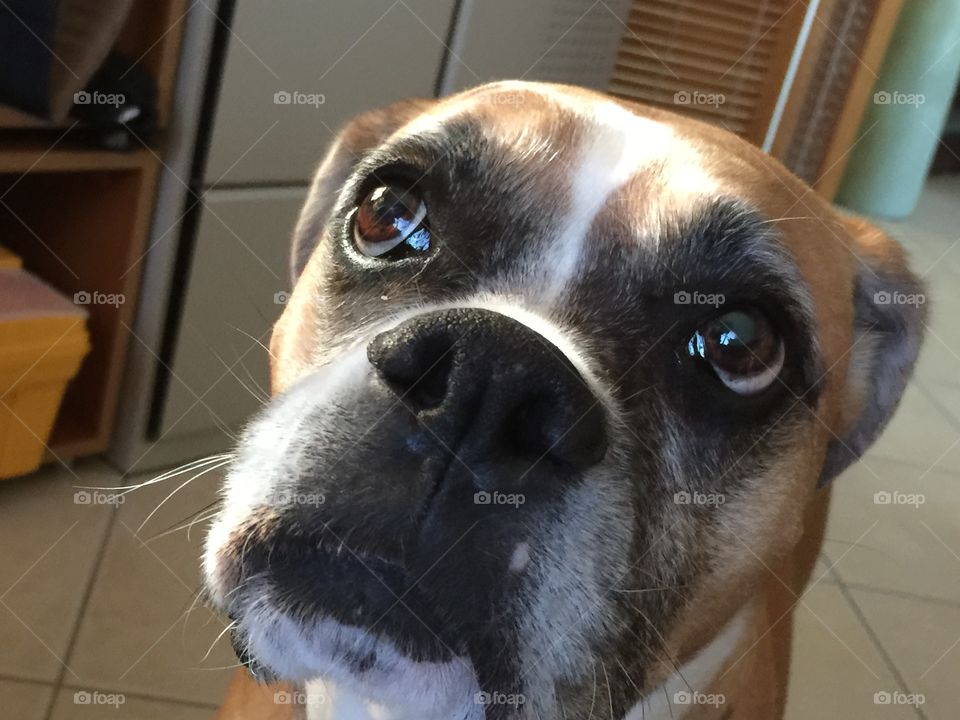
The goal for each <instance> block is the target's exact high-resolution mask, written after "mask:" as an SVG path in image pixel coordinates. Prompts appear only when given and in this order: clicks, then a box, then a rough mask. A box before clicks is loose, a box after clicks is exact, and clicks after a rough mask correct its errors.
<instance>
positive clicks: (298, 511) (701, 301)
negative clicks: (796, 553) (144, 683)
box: [205, 83, 921, 718]
mask: <svg viewBox="0 0 960 720" xmlns="http://www.w3.org/2000/svg"><path fill="white" fill-rule="evenodd" d="M507 100H509V102H507ZM294 256H295V257H294V275H295V277H296V278H297V280H296V287H295V290H294V292H293V294H292V297H291V299H290V302H289V303H288V305H287V307H286V309H285V311H284V314H283V317H282V318H281V320H280V321H279V323H278V325H277V327H276V330H275V332H274V337H273V342H272V346H271V355H272V368H273V385H274V391H275V398H274V399H273V401H272V402H271V403H270V404H269V405H268V406H267V407H266V408H265V409H264V410H263V411H262V413H261V414H260V416H259V417H258V418H256V419H255V420H254V421H253V422H252V423H251V425H250V426H249V428H248V429H247V430H246V432H245V434H244V436H243V439H242V440H241V442H240V446H239V448H238V450H237V455H236V459H235V461H234V463H233V466H232V469H231V471H230V473H229V476H228V479H227V482H226V487H225V507H224V509H223V511H222V513H221V515H220V516H219V518H218V519H217V521H216V523H215V524H214V526H213V529H212V531H211V533H210V536H209V539H208V543H207V552H206V557H205V572H206V582H207V585H208V588H209V591H210V594H211V595H212V597H213V599H214V601H215V602H216V603H217V604H218V605H219V606H221V607H222V608H223V609H224V610H226V611H227V612H228V613H229V614H230V615H231V617H232V618H233V619H234V620H235V621H236V628H235V633H236V639H237V644H238V646H239V647H240V650H241V654H242V655H243V656H244V657H245V659H247V660H248V661H249V662H250V663H251V665H253V666H254V667H257V668H262V669H265V670H266V671H267V672H270V673H272V674H274V675H276V676H279V677H282V678H284V679H289V680H307V679H311V678H316V677H324V678H329V679H332V680H334V681H335V682H336V683H338V684H339V685H341V686H344V687H346V688H348V689H349V690H350V691H352V692H353V693H355V694H357V695H359V696H361V697H364V698H368V699H370V700H371V701H373V702H376V703H381V704H383V705H385V706H387V707H390V708H391V709H392V710H393V711H394V712H395V713H396V716H397V717H405V716H406V715H404V713H405V712H406V713H407V714H408V715H409V716H410V717H417V718H426V717H442V718H447V717H449V718H453V717H456V718H461V717H465V718H467V717H469V718H479V717H483V716H484V714H485V713H486V716H487V717H530V718H533V717H562V716H564V715H565V716H566V717H571V718H575V717H581V716H585V714H586V712H587V710H588V708H590V707H591V705H592V704H593V703H595V702H599V701H598V700H597V697H601V698H602V704H604V705H606V704H607V703H608V702H609V704H610V707H611V710H612V711H613V713H614V715H616V716H621V715H622V714H623V713H625V712H626V711H627V710H628V709H629V708H630V707H631V706H633V705H634V704H635V703H636V702H637V701H638V700H639V699H640V698H641V697H642V695H643V694H644V692H646V691H647V690H648V689H649V688H650V687H652V686H653V685H655V684H656V683H657V682H659V681H660V680H661V679H662V678H663V677H664V675H665V674H666V673H668V672H669V671H670V670H672V668H673V663H674V662H675V661H682V660H683V659H684V658H686V657H688V656H689V655H690V654H691V653H692V652H694V651H695V650H696V649H697V648H698V647H699V646H700V645H702V644H703V643H704V642H705V641H706V640H708V639H709V638H710V637H711V636H712V635H714V634H715V633H716V632H717V631H718V630H719V628H720V627H721V626H722V625H723V624H724V623H725V622H726V620H727V619H728V618H729V617H731V615H732V614H733V613H734V612H735V610H736V609H737V608H739V607H740V606H742V605H743V604H744V603H745V602H746V601H747V599H748V598H749V597H750V595H751V593H752V592H753V591H754V590H755V588H756V587H757V585H758V583H759V581H760V578H761V577H762V576H763V574H764V573H765V572H766V570H765V565H773V564H775V563H776V562H777V559H778V558H781V557H782V556H783V555H784V554H785V553H787V552H789V551H790V549H791V548H792V547H793V546H794V544H795V543H796V541H797V539H798V536H799V533H800V532H801V517H802V514H803V510H804V507H805V506H806V504H807V502H808V500H809V499H810V498H811V497H812V496H813V494H814V493H815V492H817V487H818V484H822V483H823V482H825V481H826V480H829V479H830V478H831V477H833V476H834V475H836V474H837V473H838V472H839V471H840V470H841V469H843V468H844V467H845V466H846V465H847V464H849V463H850V462H852V461H853V460H854V459H855V458H856V457H857V456H858V455H859V454H860V453H862V452H863V450H864V449H865V448H866V447H867V446H868V445H869V444H870V442H872V440H873V439H874V438H875V437H876V435H877V434H878V433H879V431H880V429H881V428H882V427H883V425H884V424H885V422H886V420H887V419H888V417H889V415H890V413H891V412H892V410H893V408H894V407H895V406H896V403H897V400H898V399H899V396H900V393H901V391H902V389H903V385H904V383H905V381H906V377H907V375H908V373H909V371H910V368H911V367H912V364H913V360H914V358H915V356H916V352H917V346H918V343H919V327H920V325H921V317H920V315H919V311H918V310H917V307H916V306H915V305H907V304H899V303H896V302H892V303H884V302H882V300H883V296H882V295H878V294H877V293H882V292H889V293H894V292H900V293H910V292H916V291H917V288H916V281H915V280H914V278H913V277H912V276H911V275H910V274H909V272H908V271H907V269H906V267H905V265H904V261H903V258H902V254H901V252H900V250H899V248H898V247H897V246H896V245H895V244H894V243H893V242H892V241H890V240H889V239H888V238H886V237H885V236H883V235H882V234H880V233H878V232H876V231H875V230H873V229H872V228H870V227H869V226H867V225H865V224H863V223H860V222H857V221H853V220H848V219H844V218H841V217H840V216H839V215H837V214H836V212H835V211H834V210H833V209H832V208H831V207H830V206H828V205H827V204H826V203H824V202H823V201H821V200H820V199H818V198H817V197H816V196H815V195H813V194H812V193H811V191H810V190H809V189H808V188H807V187H805V186H804V185H803V184H802V183H800V181H798V180H797V179H796V178H794V177H793V176H791V175H790V174H789V173H788V172H786V171H785V170H784V169H783V168H782V167H781V166H780V165H779V164H778V163H776V162H775V161H773V160H771V159H770V158H768V157H767V156H765V155H763V154H762V153H760V152H759V151H758V150H756V149H754V148H752V147H751V146H748V145H747V144H745V143H743V142H741V141H739V140H738V139H736V138H735V137H733V136H732V135H730V134H728V133H725V132H723V131H721V130H718V129H714V128H710V127H707V126H704V125H701V124H698V123H695V122H692V121H687V120H683V119H681V118H678V117H675V116H673V115H670V114H667V113H661V112H659V111H654V110H649V109H643V108H632V107H627V106H624V105H621V104H618V103H616V102H615V101H612V100H610V99H609V98H606V97H604V96H601V95H598V94H593V93H589V92H586V91H582V90H577V89H573V88H565V87H559V86H546V85H535V84H525V83H510V84H499V85H494V86H486V87H483V88H479V89H477V90H474V91H471V92H468V93H465V94H462V95H458V96H455V97H452V98H449V99H447V100H444V101H439V102H435V103H434V102H426V101H424V102H411V103H405V104H401V105H397V106H393V107H391V108H388V109H386V110H383V111H379V112H375V113H370V114H368V115H365V116H362V117H360V118H358V119H357V120H355V121H354V122H353V123H351V124H350V125H349V126H348V127H347V128H346V129H345V130H344V131H343V133H342V135H341V137H340V138H339V139H338V141H337V143H336V144H335V146H334V147H333V149H332V150H331V151H330V154H329V156H328V157H327V159H326V160H325V162H324V163H323V165H322V166H321V169H320V171H319V173H318V176H317V179H316V181H315V183H314V187H313V189H312V193H311V197H310V200H309V202H308V203H307V206H306V207H305V209H304V211H303V215H302V217H301V220H300V223H299V225H298V228H297V231H296V238H295V247H294ZM876 298H880V301H879V302H878V301H876ZM477 691H483V692H485V693H488V694H487V695H483V696H481V697H483V698H486V699H487V700H489V704H487V705H483V704H479V705H478V704H476V703H475V693H476V692H477Z"/></svg>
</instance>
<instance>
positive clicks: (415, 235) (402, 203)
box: [353, 185, 430, 257]
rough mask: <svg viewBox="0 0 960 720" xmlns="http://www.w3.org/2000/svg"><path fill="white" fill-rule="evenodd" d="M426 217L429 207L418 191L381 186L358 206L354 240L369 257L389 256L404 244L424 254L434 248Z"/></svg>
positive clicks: (354, 225)
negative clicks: (425, 224) (431, 247)
mask: <svg viewBox="0 0 960 720" xmlns="http://www.w3.org/2000/svg"><path fill="white" fill-rule="evenodd" d="M426 218H427V204H426V203H425V202H424V201H423V199H422V198H421V197H420V196H419V195H417V193H416V192H415V191H413V190H408V189H405V188H403V187H401V186H398V185H381V186H380V187H377V188H374V189H373V190H371V191H370V192H369V193H367V196H366V197H365V198H364V199H363V202H361V203H360V205H359V206H358V207H357V209H356V212H355V213H354V217H353V239H354V242H356V244H357V249H358V250H360V252H362V253H363V254H364V255H367V256H368V257H380V256H383V255H386V254H387V253H389V252H390V251H391V250H393V249H394V248H397V247H399V246H400V245H403V246H405V247H408V248H412V249H413V250H415V251H417V252H424V251H426V250H428V249H429V248H430V232H429V231H428V230H427V228H426V227H425V226H424V221H425V220H426Z"/></svg>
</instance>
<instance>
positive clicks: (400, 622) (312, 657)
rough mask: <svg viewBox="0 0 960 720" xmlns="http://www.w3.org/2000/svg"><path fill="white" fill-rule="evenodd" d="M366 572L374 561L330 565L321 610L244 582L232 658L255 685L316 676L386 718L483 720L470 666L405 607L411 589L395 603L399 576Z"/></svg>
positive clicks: (266, 584)
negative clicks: (385, 712) (383, 712)
mask: <svg viewBox="0 0 960 720" xmlns="http://www.w3.org/2000/svg"><path fill="white" fill-rule="evenodd" d="M371 565H373V566H375V565H376V561H375V560H374V559H365V560H361V559H359V558H350V559H349V560H344V559H343V558H342V557H339V558H331V559H330V564H329V566H328V568H327V573H328V574H329V576H330V577H329V581H330V584H329V585H328V588H329V595H328V597H327V598H325V600H326V601H325V602H323V601H321V599H320V598H317V600H316V603H317V604H318V605H319V604H320V603H321V602H322V604H323V606H324V608H325V611H323V612H321V611H320V610H319V607H311V606H307V605H304V604H303V603H297V604H294V605H291V603H289V601H288V598H289V595H288V593H287V592H286V590H285V589H284V588H283V587H282V586H283V579H277V578H272V577H271V578H267V577H255V578H251V579H250V580H248V581H246V582H245V583H244V585H243V587H242V588H241V589H240V590H239V592H238V593H236V598H235V600H234V601H232V602H231V603H230V614H231V616H232V617H233V619H234V622H235V625H234V628H233V630H232V633H233V643H234V647H235V649H236V651H237V655H238V657H239V658H240V659H241V661H242V662H244V664H245V665H247V667H248V669H249V670H250V672H251V674H252V675H253V676H254V677H255V678H257V679H259V680H262V681H269V680H274V679H283V680H285V681H291V682H309V681H312V680H316V679H322V680H323V681H324V682H325V683H332V684H333V685H334V686H335V687H336V688H337V689H338V691H339V692H340V693H341V694H343V693H345V694H349V695H352V696H354V697H355V698H357V699H358V701H360V702H361V703H362V704H364V705H366V706H368V707H369V708H370V709H371V710H373V709H376V708H379V707H382V708H390V716H391V717H393V716H395V717H420V718H433V717H436V718H449V717H457V718H464V719H465V720H469V719H471V718H482V717H483V712H482V709H479V708H478V707H477V706H476V703H475V697H476V693H477V692H478V690H479V686H478V683H477V679H476V674H475V672H474V669H473V666H472V664H471V663H470V661H469V660H468V659H467V658H466V657H463V656H459V655H455V654H454V653H453V652H452V651H450V650H448V649H447V648H445V647H444V646H443V643H442V642H441V641H440V640H439V638H437V637H436V636H433V631H432V630H427V629H426V625H425V624H421V621H420V619H419V618H418V617H416V616H415V614H414V611H413V610H412V609H409V604H411V603H413V604H416V603H417V599H416V598H415V597H414V596H415V592H411V593H409V594H408V595H407V596H406V597H404V598H403V600H402V601H400V602H399V603H397V602H395V601H396V597H395V596H394V595H393V594H392V593H393V592H394V591H395V589H396V588H395V587H390V586H391V585H394V583H398V582H402V581H403V580H404V578H403V573H402V572H399V571H397V570H396V569H393V568H383V567H371ZM371 570H375V572H376V575H374V574H373V572H371ZM347 576H349V579H348V577H347ZM365 578H367V579H369V581H368V580H367V579H365ZM381 583H386V584H381ZM377 586H379V587H377ZM398 594H399V593H398ZM388 597H389V598H391V599H392V600H393V601H394V602H393V603H390V602H389V601H388V600H387V598H388ZM405 605H406V606H408V607H407V609H404V606H405ZM351 608H352V609H351ZM416 612H417V613H418V614H419V613H420V612H426V610H425V609H424V608H423V607H418V608H417V611H416ZM385 618H386V619H385ZM381 622H382V623H383V625H382V626H381V624H380V623H381ZM428 622H431V623H433V622H438V620H437V618H435V617H431V618H430V619H429V620H428ZM413 623H417V624H419V625H420V627H419V628H417V627H414V626H413ZM388 628H389V630H388Z"/></svg>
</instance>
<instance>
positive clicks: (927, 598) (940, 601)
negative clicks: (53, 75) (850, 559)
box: [842, 581, 960, 608]
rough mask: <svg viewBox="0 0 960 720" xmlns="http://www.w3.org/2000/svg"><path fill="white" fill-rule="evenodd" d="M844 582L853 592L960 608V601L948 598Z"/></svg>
mask: <svg viewBox="0 0 960 720" xmlns="http://www.w3.org/2000/svg"><path fill="white" fill-rule="evenodd" d="M842 582H843V583H844V585H846V586H847V587H848V588H850V589H851V590H859V591H861V592H868V593H874V594H875V595H888V596H892V597H898V598H901V599H903V600H915V601H917V602H922V603H929V604H930V605H940V606H941V607H949V608H960V600H948V599H946V598H938V597H933V596H932V595H918V594H916V593H912V592H907V591H906V590H896V589H894V588H884V587H876V586H875V585H868V584H866V583H859V582H847V581H842Z"/></svg>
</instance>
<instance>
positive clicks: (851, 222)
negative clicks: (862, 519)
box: [820, 217, 926, 485]
mask: <svg viewBox="0 0 960 720" xmlns="http://www.w3.org/2000/svg"><path fill="white" fill-rule="evenodd" d="M842 222H843V224H844V226H845V227H846V229H847V232H848V233H849V235H850V236H851V238H852V239H853V246H852V247H851V249H852V250H853V251H854V253H855V254H856V255H857V257H858V261H857V264H856V273H857V274H856V278H855V281H854V291H853V295H854V297H853V308H854V317H853V323H854V334H853V342H854V345H853V349H852V350H851V352H850V359H849V365H848V369H847V381H846V385H845V393H846V395H845V398H844V401H843V402H844V407H843V422H844V429H843V431H842V432H841V433H840V439H839V440H838V439H834V440H832V441H831V443H830V446H829V448H828V450H827V457H826V461H825V462H824V466H823V472H822V474H821V476H820V484H821V485H823V484H825V483H827V482H829V481H830V480H831V479H833V478H834V477H836V476H837V475H839V474H840V473H841V472H842V471H843V470H844V469H846V468H847V467H848V466H849V465H850V464H851V463H853V462H856V460H857V459H858V458H859V457H860V456H861V455H863V453H864V452H866V450H867V449H868V448H869V447H870V445H871V444H873V441H874V440H876V439H877V436H879V435H880V432H881V431H882V430H883V428H884V427H885V426H886V424H887V421H888V420H890V417H891V416H892V415H893V411H894V410H895V409H896V407H897V404H898V403H899V402H900V396H901V395H902V394H903V390H904V387H905V386H906V384H907V381H908V380H909V379H910V374H911V372H912V371H913V366H914V363H915V362H916V359H917V353H918V352H919V351H920V343H921V341H922V339H923V329H924V322H925V319H926V295H925V293H924V286H923V283H922V282H921V281H920V279H919V278H917V276H915V275H914V274H913V273H912V272H911V271H910V268H909V267H907V261H906V257H905V254H904V251H903V248H901V247H900V244H899V243H897V242H896V241H895V240H894V239H893V238H891V237H890V236H889V235H887V234H886V233H884V232H882V231H881V230H879V229H878V228H877V227H875V226H874V225H872V224H870V223H869V222H867V221H866V220H863V219H862V218H853V217H844V218H842Z"/></svg>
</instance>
